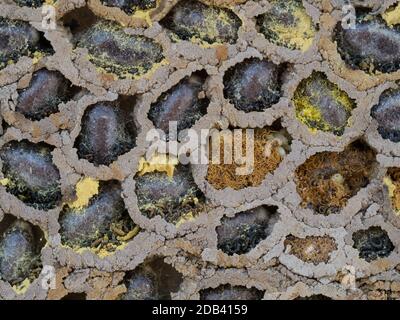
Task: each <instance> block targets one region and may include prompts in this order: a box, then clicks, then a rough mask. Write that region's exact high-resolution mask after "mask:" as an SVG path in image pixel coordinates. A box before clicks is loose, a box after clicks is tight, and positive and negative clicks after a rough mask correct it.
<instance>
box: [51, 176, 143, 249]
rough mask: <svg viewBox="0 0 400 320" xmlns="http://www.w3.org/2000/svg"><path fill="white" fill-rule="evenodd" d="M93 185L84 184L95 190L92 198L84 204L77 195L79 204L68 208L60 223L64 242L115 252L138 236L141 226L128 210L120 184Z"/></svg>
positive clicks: (73, 245)
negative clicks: (133, 219) (136, 224)
mask: <svg viewBox="0 0 400 320" xmlns="http://www.w3.org/2000/svg"><path fill="white" fill-rule="evenodd" d="M92 182H93V183H92V184H89V183H87V184H84V185H82V187H83V188H82V189H84V190H85V189H86V190H87V189H89V190H90V189H91V188H93V189H94V190H93V192H92V194H93V195H92V197H91V198H89V199H86V201H83V200H82V199H79V196H80V195H79V194H77V197H78V198H77V199H76V201H74V202H71V203H68V204H66V205H65V207H64V210H63V212H62V213H61V216H60V220H59V223H60V226H61V229H60V234H61V240H62V243H63V244H64V245H67V246H70V247H72V248H74V249H81V248H91V249H93V250H95V251H96V252H97V253H100V254H101V253H104V252H113V251H115V249H116V248H118V247H119V246H121V245H123V244H125V243H126V242H128V241H129V240H131V239H132V238H133V237H135V236H136V235H137V234H138V232H139V227H137V226H135V224H134V223H133V221H132V219H131V218H130V216H129V214H128V212H127V210H126V209H125V204H124V201H123V199H122V189H121V186H120V183H118V182H116V181H109V182H101V183H98V182H97V183H96V182H95V181H92ZM82 201H83V202H82Z"/></svg>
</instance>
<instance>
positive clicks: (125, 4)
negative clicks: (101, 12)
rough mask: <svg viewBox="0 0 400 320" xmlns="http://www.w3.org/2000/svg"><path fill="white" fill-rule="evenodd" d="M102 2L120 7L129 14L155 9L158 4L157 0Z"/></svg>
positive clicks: (113, 0) (109, 0) (102, 1)
mask: <svg viewBox="0 0 400 320" xmlns="http://www.w3.org/2000/svg"><path fill="white" fill-rule="evenodd" d="M101 3H102V4H104V5H105V6H108V7H117V8H120V9H121V10H122V11H124V12H125V13H127V14H132V13H134V12H136V11H139V10H149V9H154V8H155V7H156V6H157V1H156V0H101Z"/></svg>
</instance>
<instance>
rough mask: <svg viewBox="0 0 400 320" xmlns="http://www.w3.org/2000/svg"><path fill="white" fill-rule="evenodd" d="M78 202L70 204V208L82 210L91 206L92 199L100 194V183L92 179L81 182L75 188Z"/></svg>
mask: <svg viewBox="0 0 400 320" xmlns="http://www.w3.org/2000/svg"><path fill="white" fill-rule="evenodd" d="M75 190H76V200H75V201H74V202H71V203H69V204H68V206H69V207H70V208H73V209H82V208H84V207H86V206H88V205H89V201H90V199H92V198H93V197H94V196H95V195H97V194H98V193H99V181H97V180H94V179H92V178H84V179H82V180H80V181H79V182H78V183H77V184H76V187H75Z"/></svg>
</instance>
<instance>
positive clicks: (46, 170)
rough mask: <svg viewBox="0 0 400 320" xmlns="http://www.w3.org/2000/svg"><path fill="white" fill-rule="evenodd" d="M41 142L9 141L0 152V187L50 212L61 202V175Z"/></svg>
mask: <svg viewBox="0 0 400 320" xmlns="http://www.w3.org/2000/svg"><path fill="white" fill-rule="evenodd" d="M51 152H52V148H51V147H50V146H49V145H46V144H44V143H39V144H34V143H31V142H28V141H25V140H24V141H21V142H10V143H8V144H6V145H5V146H3V148H2V149H1V150H0V158H1V160H2V162H3V169H2V172H3V175H4V179H3V180H1V184H2V185H3V186H6V188H7V191H8V192H9V193H11V194H13V195H15V196H16V197H17V198H18V199H20V200H21V201H23V202H25V203H26V204H27V205H29V206H32V207H35V208H38V209H52V208H54V207H55V206H56V205H57V204H58V203H59V201H60V200H61V188H60V173H59V170H58V169H57V167H56V166H55V165H54V163H53V160H52V155H51Z"/></svg>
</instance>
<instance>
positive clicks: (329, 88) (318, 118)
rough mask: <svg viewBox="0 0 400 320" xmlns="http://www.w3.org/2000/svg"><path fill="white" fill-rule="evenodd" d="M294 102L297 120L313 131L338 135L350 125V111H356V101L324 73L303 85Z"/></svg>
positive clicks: (308, 79)
mask: <svg viewBox="0 0 400 320" xmlns="http://www.w3.org/2000/svg"><path fill="white" fill-rule="evenodd" d="M293 103H294V106H295V108H296V117H297V119H298V120H299V121H301V122H302V123H304V124H305V125H307V126H308V127H309V128H310V129H311V131H317V130H321V131H324V132H332V133H333V134H335V135H338V136H341V135H343V133H344V130H345V128H346V127H347V126H349V122H350V117H351V112H352V110H353V109H354V108H356V103H355V102H354V100H352V99H350V98H349V96H348V95H347V93H346V92H345V91H343V90H341V89H339V87H338V86H337V85H336V84H334V83H332V82H330V81H329V80H328V79H327V77H326V76H325V75H324V74H323V73H321V72H314V73H313V74H312V75H311V76H310V77H309V78H307V79H304V80H303V81H302V82H300V84H299V86H298V88H297V89H296V91H295V93H294V97H293Z"/></svg>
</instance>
